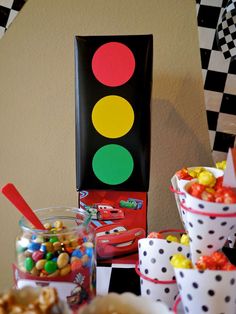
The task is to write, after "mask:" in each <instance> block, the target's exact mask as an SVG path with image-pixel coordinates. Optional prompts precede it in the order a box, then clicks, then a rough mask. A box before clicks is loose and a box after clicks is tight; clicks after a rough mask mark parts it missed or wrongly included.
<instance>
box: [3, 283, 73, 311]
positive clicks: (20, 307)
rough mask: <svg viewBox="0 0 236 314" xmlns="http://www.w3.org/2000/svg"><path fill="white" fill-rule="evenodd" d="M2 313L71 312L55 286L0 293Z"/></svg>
mask: <svg viewBox="0 0 236 314" xmlns="http://www.w3.org/2000/svg"><path fill="white" fill-rule="evenodd" d="M0 313H1V314H8V313H12V314H16V313H17V314H54V313H55V314H66V313H70V312H69V310H68V308H67V306H66V305H65V304H64V303H62V302H61V301H60V300H59V298H58V294H57V291H56V289H55V288H52V287H44V288H41V289H40V288H34V289H33V288H32V287H25V288H23V289H20V290H15V289H12V290H10V291H8V292H5V293H3V294H1V295H0Z"/></svg>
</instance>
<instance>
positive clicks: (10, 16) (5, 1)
mask: <svg viewBox="0 0 236 314" xmlns="http://www.w3.org/2000/svg"><path fill="white" fill-rule="evenodd" d="M25 2H26V0H0V38H2V37H3V35H4V34H5V32H6V31H7V29H8V28H9V26H10V25H11V23H12V22H13V20H14V19H15V17H16V16H17V14H18V13H19V11H20V10H21V9H22V7H23V5H24V4H25Z"/></svg>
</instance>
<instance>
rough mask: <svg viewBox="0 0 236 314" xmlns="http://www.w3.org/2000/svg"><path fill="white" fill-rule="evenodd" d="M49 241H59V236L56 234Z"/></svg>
mask: <svg viewBox="0 0 236 314" xmlns="http://www.w3.org/2000/svg"><path fill="white" fill-rule="evenodd" d="M49 242H51V243H54V242H58V237H56V236H54V237H51V238H50V240H49Z"/></svg>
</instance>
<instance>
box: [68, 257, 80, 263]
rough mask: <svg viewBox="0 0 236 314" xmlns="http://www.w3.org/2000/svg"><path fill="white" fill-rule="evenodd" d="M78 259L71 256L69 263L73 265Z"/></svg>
mask: <svg viewBox="0 0 236 314" xmlns="http://www.w3.org/2000/svg"><path fill="white" fill-rule="evenodd" d="M78 259H79V258H78V257H77V256H72V257H71V258H70V262H71V263H73V262H74V261H76V260H78Z"/></svg>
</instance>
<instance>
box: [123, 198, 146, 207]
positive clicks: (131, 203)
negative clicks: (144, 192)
mask: <svg viewBox="0 0 236 314" xmlns="http://www.w3.org/2000/svg"><path fill="white" fill-rule="evenodd" d="M142 206H143V201H142V200H138V199H136V198H128V199H127V201H124V200H121V201H120V207H124V208H129V209H141V208H142Z"/></svg>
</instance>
